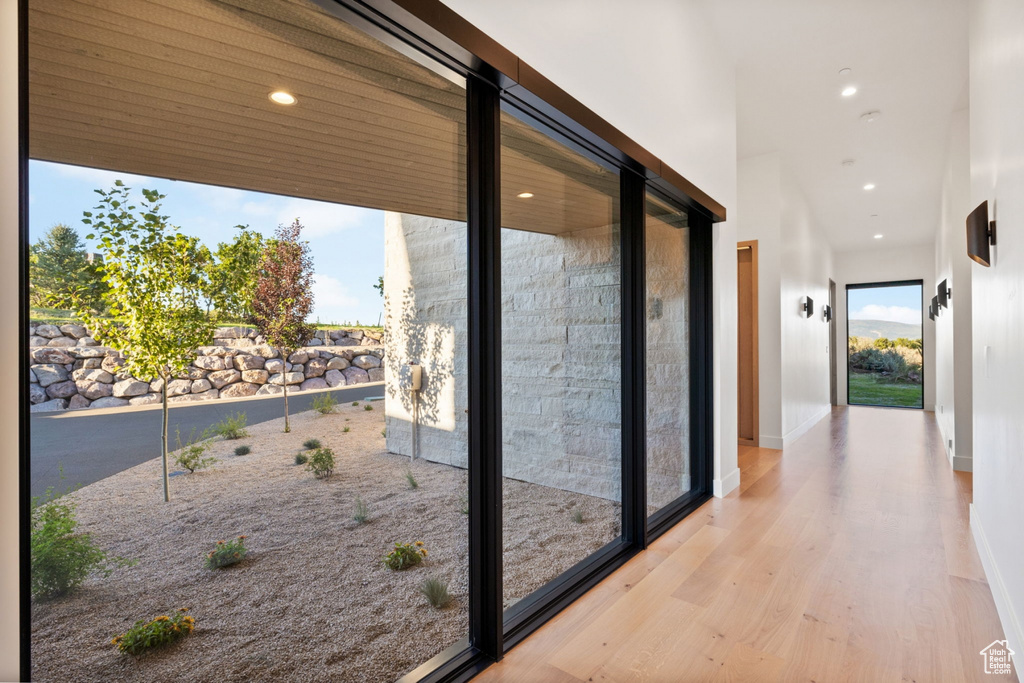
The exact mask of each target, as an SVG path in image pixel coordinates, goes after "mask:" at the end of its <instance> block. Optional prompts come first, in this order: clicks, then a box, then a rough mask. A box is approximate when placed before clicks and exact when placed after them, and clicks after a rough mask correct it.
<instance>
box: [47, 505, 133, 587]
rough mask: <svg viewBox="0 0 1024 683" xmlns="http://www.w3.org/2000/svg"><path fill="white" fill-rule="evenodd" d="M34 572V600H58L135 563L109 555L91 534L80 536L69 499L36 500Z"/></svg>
mask: <svg viewBox="0 0 1024 683" xmlns="http://www.w3.org/2000/svg"><path fill="white" fill-rule="evenodd" d="M31 525H32V529H31V540H30V547H31V571H30V572H29V586H30V589H31V591H32V595H33V597H36V598H39V599H47V598H56V597H59V596H61V595H65V594H67V593H70V592H71V591H73V590H74V589H75V588H77V587H78V586H79V585H81V583H82V582H83V581H85V579H86V577H88V576H89V575H90V574H93V573H99V574H102V575H103V576H109V575H110V573H111V572H112V571H114V568H115V567H118V566H122V567H127V566H131V565H133V564H135V562H133V561H130V560H126V559H124V558H121V557H114V556H112V555H108V554H107V553H106V552H105V551H103V550H102V549H101V548H100V547H99V546H98V545H96V544H95V543H94V542H93V540H92V537H91V536H90V535H89V534H76V533H75V528H76V527H77V526H78V521H77V520H76V519H75V504H74V503H73V502H71V501H70V499H68V498H66V497H61V498H56V499H54V497H53V489H47V491H46V498H45V500H44V501H43V502H40V501H39V499H38V498H34V499H33V500H32V520H31Z"/></svg>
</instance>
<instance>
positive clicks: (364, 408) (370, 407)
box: [363, 403, 373, 410]
mask: <svg viewBox="0 0 1024 683" xmlns="http://www.w3.org/2000/svg"><path fill="white" fill-rule="evenodd" d="M363 410H373V406H371V405H370V404H369V403H367V404H366V405H365V406H363Z"/></svg>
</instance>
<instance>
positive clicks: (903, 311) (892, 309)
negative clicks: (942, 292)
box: [850, 304, 921, 325]
mask: <svg viewBox="0 0 1024 683" xmlns="http://www.w3.org/2000/svg"><path fill="white" fill-rule="evenodd" d="M850 319H851V320H887V321H889V322H894V323H908V324H911V325H919V324H921V309H920V308H910V307H909V306H880V305H878V304H867V305H866V306H864V307H863V308H861V309H860V310H859V311H852V312H851V313H850Z"/></svg>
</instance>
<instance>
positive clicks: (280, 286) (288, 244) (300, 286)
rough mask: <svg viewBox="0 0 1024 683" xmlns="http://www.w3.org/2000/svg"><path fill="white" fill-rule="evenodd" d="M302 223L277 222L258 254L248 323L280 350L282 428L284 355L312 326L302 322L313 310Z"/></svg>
mask: <svg viewBox="0 0 1024 683" xmlns="http://www.w3.org/2000/svg"><path fill="white" fill-rule="evenodd" d="M301 233H302V224H301V223H300V222H299V219H298V218H296V219H295V220H294V221H293V222H292V224H291V225H289V226H284V225H279V226H278V227H277V231H276V232H275V233H274V240H272V241H271V242H269V243H267V244H266V246H265V247H264V248H263V253H262V255H261V256H260V265H259V273H258V275H257V279H256V286H255V288H254V289H253V298H252V311H253V314H252V317H251V318H250V319H249V322H250V323H251V324H252V325H253V326H255V327H256V329H257V330H259V333H260V334H261V335H263V336H264V337H265V338H266V340H267V343H268V344H270V345H271V346H275V347H277V348H278V349H279V350H280V351H281V357H282V360H283V361H284V362H285V366H284V368H282V373H281V387H282V389H283V392H284V431H286V432H290V431H291V426H290V425H289V424H288V366H287V363H288V356H290V355H291V354H292V353H293V352H294V351H295V350H296V349H298V348H299V347H301V346H302V345H303V344H304V343H305V342H306V341H308V340H309V339H310V338H311V337H312V336H313V333H314V332H315V331H316V328H315V327H314V326H313V325H309V324H307V323H306V319H307V318H308V317H309V315H310V313H311V312H312V310H313V292H312V286H313V257H312V256H311V255H310V253H309V243H308V242H303V241H300V239H299V237H300V235H301Z"/></svg>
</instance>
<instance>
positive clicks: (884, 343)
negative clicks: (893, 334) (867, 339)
mask: <svg viewBox="0 0 1024 683" xmlns="http://www.w3.org/2000/svg"><path fill="white" fill-rule="evenodd" d="M874 346H875V348H876V349H878V350H880V351H884V350H885V349H891V348H893V347H894V346H896V345H895V344H894V343H892V342H891V341H890V340H888V339H886V338H885V337H879V338H878V339H876V340H875V341H874Z"/></svg>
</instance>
